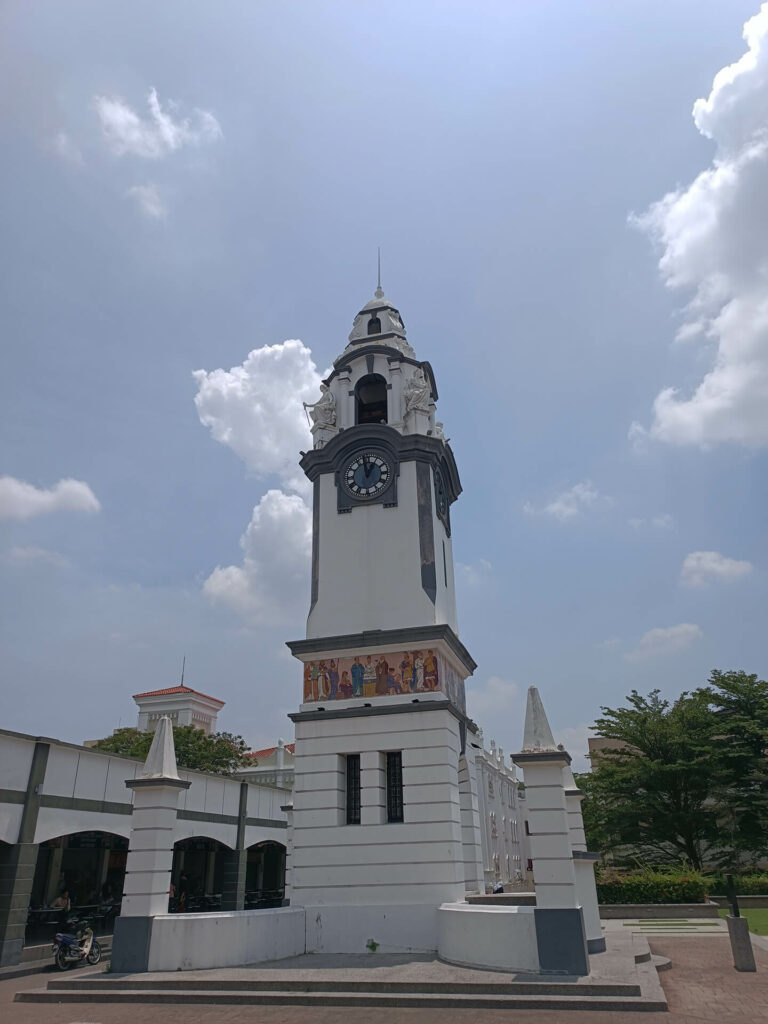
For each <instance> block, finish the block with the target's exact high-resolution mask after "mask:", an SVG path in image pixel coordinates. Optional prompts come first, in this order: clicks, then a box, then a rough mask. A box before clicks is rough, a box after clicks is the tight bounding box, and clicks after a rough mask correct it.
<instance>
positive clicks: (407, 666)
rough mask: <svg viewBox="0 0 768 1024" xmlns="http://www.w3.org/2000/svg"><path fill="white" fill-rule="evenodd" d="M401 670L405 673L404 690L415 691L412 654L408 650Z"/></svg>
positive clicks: (406, 691) (405, 691) (407, 691)
mask: <svg viewBox="0 0 768 1024" xmlns="http://www.w3.org/2000/svg"><path fill="white" fill-rule="evenodd" d="M400 671H401V672H402V675H403V692H404V693H413V665H412V664H411V656H410V654H408V652H407V651H406V654H405V657H404V658H403V660H402V662H401V664H400Z"/></svg>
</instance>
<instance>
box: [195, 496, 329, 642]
mask: <svg viewBox="0 0 768 1024" xmlns="http://www.w3.org/2000/svg"><path fill="white" fill-rule="evenodd" d="M240 546H241V547H242V549H243V555H244V557H243V563H242V565H239V566H236V565H229V566H226V567H224V568H221V567H218V568H216V569H214V571H213V572H212V573H211V575H210V576H209V577H208V579H207V580H206V581H205V584H204V585H203V591H204V593H205V594H206V595H207V596H208V597H209V598H210V599H211V600H212V601H214V602H217V603H220V604H224V605H227V606H228V607H229V608H231V609H233V610H234V611H235V612H237V613H238V614H239V615H241V616H243V618H245V619H247V620H248V621H249V622H252V623H253V624H258V625H278V624H281V623H284V622H295V621H298V620H299V619H301V618H302V616H303V615H304V614H305V613H306V611H307V609H308V608H309V560H310V554H311V550H312V515H311V512H310V510H309V508H308V507H307V505H306V503H305V502H304V501H303V500H302V499H301V498H300V497H299V495H297V494H284V493H283V492H282V491H277V490H271V491H267V493H266V494H265V495H264V497H263V498H262V499H261V501H260V502H259V504H258V505H257V506H256V507H255V508H254V510H253V516H252V518H251V521H250V523H249V525H248V528H247V529H246V531H245V533H244V534H243V536H242V537H241V538H240Z"/></svg>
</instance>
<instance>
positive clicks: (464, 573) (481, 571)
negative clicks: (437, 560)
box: [456, 558, 493, 590]
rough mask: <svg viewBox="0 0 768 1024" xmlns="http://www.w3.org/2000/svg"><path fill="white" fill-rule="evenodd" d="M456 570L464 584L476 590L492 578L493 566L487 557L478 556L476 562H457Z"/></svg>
mask: <svg viewBox="0 0 768 1024" xmlns="http://www.w3.org/2000/svg"><path fill="white" fill-rule="evenodd" d="M456 572H457V574H458V576H459V579H460V580H461V582H462V584H464V585H465V586H467V587H471V588H473V589H475V590H476V589H477V588H478V587H482V586H484V585H485V584H486V583H487V582H488V581H489V580H490V578H491V574H492V572H493V566H492V565H491V563H490V562H489V561H488V560H487V559H486V558H478V559H477V561H476V562H470V563H467V562H457V563H456Z"/></svg>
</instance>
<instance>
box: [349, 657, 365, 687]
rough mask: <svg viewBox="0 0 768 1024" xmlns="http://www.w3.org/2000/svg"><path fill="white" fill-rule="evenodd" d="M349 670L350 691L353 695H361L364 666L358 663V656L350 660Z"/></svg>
mask: <svg viewBox="0 0 768 1024" xmlns="http://www.w3.org/2000/svg"><path fill="white" fill-rule="evenodd" d="M349 671H350V674H351V676H352V691H353V693H354V695H355V697H362V696H363V677H364V676H365V668H364V667H363V666H362V665H361V664H360V658H359V656H358V657H356V658H355V660H354V661H353V662H352V668H351V669H350V670H349Z"/></svg>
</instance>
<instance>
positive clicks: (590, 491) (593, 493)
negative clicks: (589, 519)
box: [523, 480, 611, 523]
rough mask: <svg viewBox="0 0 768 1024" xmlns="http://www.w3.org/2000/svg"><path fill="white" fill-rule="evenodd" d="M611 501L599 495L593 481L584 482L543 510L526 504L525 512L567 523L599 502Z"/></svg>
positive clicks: (559, 496)
mask: <svg viewBox="0 0 768 1024" xmlns="http://www.w3.org/2000/svg"><path fill="white" fill-rule="evenodd" d="M610 500H611V499H610V498H606V497H605V496H603V495H601V494H600V493H599V491H598V490H597V488H596V487H595V486H594V484H593V483H592V481H591V480H582V481H581V483H578V484H574V486H573V487H571V489H570V490H568V491H563V493H562V494H558V495H557V497H556V498H553V500H552V501H550V502H549V504H547V505H544V507H543V508H540V509H537V508H535V506H533V505H532V504H531V503H530V502H526V503H525V505H524V506H523V511H524V512H526V513H528V515H546V516H550V517H551V518H552V519H557V520H558V522H561V523H566V522H568V520H570V519H575V518H576V517H577V516H579V515H581V513H582V512H584V511H585V510H586V509H588V508H592V507H593V506H594V505H595V504H597V503H598V502H600V501H602V502H610Z"/></svg>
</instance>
